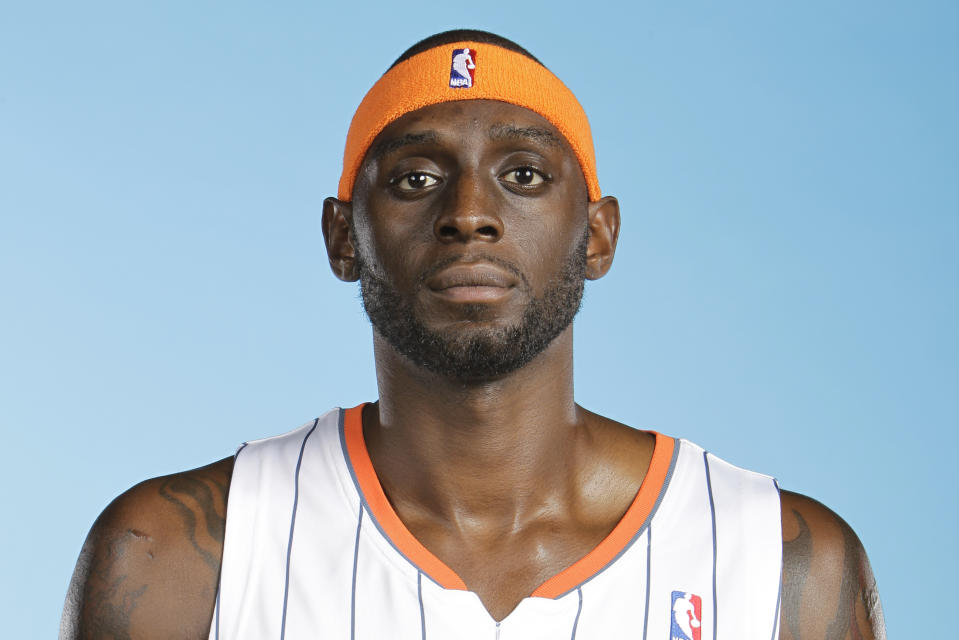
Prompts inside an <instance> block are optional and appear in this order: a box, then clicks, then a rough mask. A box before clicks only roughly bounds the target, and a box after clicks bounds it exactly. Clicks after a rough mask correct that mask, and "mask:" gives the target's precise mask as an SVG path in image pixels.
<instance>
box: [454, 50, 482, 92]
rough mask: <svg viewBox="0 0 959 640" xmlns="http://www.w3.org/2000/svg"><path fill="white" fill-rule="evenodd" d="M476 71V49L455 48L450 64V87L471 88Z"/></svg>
mask: <svg viewBox="0 0 959 640" xmlns="http://www.w3.org/2000/svg"><path fill="white" fill-rule="evenodd" d="M475 73H476V49H469V48H466V49H453V63H452V64H451V65H450V88H452V89H469V88H470V87H472V86H473V75H474V74H475Z"/></svg>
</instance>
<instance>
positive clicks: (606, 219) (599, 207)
mask: <svg viewBox="0 0 959 640" xmlns="http://www.w3.org/2000/svg"><path fill="white" fill-rule="evenodd" d="M588 211H589V244H588V245H587V248H586V278H587V279H589V280H598V279H599V278H602V277H603V276H605V275H606V273H607V272H608V271H609V268H610V267H611V266H613V256H614V255H616V241H617V240H618V239H619V202H618V201H617V200H616V198H614V197H612V196H606V197H605V198H601V199H599V200H597V201H596V202H590V203H589V205H588Z"/></svg>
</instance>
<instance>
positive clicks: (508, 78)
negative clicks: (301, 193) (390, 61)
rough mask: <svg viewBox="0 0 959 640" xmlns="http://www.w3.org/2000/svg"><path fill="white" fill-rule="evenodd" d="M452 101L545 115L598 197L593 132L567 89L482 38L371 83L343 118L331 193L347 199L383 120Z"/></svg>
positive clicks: (410, 62) (433, 52)
mask: <svg viewBox="0 0 959 640" xmlns="http://www.w3.org/2000/svg"><path fill="white" fill-rule="evenodd" d="M466 49H468V51H464V50H466ZM454 100H499V101H500V102H508V103H510V104H515V105H517V106H520V107H524V108H526V109H529V110H530V111H534V112H536V113H538V114H539V115H541V116H543V117H544V118H546V119H547V120H548V121H549V122H550V123H551V124H552V125H553V126H554V127H556V128H557V129H559V132H560V133H562V134H563V137H564V138H566V141H567V142H568V143H569V146H570V147H572V149H573V153H575V154H576V158H577V159H578V160H579V166H580V167H581V168H582V170H583V175H584V176H585V177H586V188H587V190H588V191H589V199H590V201H591V202H595V201H597V200H599V199H600V197H601V192H600V190H599V181H598V180H597V179H596V158H595V156H594V154H593V136H592V134H591V133H590V130H589V121H588V120H587V119H586V112H584V111H583V107H582V106H580V104H579V102H578V101H577V100H576V96H574V95H573V92H572V91H570V90H569V89H567V88H566V85H564V84H563V83H562V82H561V81H560V79H559V78H557V77H556V76H554V75H553V74H552V72H550V71H549V69H547V68H546V67H544V66H542V65H541V64H539V63H538V62H536V61H535V60H532V59H530V58H528V57H526V56H524V55H523V54H521V53H517V52H515V51H510V50H508V49H503V48H501V47H497V46H495V45H492V44H485V43H482V42H458V43H451V44H447V45H443V46H439V47H435V48H433V49H429V50H427V51H424V52H422V53H418V54H416V55H415V56H413V57H411V58H409V59H407V60H404V61H403V62H401V63H399V64H397V65H396V66H395V67H393V68H392V69H390V70H389V71H387V72H386V73H385V74H384V75H383V77H382V78H380V79H379V80H378V81H377V83H376V84H374V85H373V88H372V89H370V90H369V92H368V93H367V94H366V96H365V97H364V98H363V102H361V103H360V106H359V108H358V109H357V110H356V113H355V114H354V115H353V121H352V122H351V123H350V131H349V133H348V134H347V136H346V151H345V152H344V153H343V175H342V176H340V186H339V190H338V195H337V197H338V198H339V199H340V200H344V201H347V202H348V201H350V200H351V199H352V198H353V183H354V182H355V181H356V174H357V172H358V171H359V170H360V165H361V164H362V163H363V156H365V155H366V151H367V149H369V148H370V145H371V144H373V140H374V139H375V138H376V136H377V135H379V133H380V132H381V131H382V130H383V129H384V128H385V127H386V126H387V125H388V124H390V123H391V122H393V121H394V120H396V119H398V118H400V117H402V116H403V115H405V114H407V113H409V112H411V111H415V110H417V109H421V108H423V107H427V106H429V105H433V104H438V103H440V102H453V101H454Z"/></svg>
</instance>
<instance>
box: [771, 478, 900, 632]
mask: <svg viewBox="0 0 959 640" xmlns="http://www.w3.org/2000/svg"><path fill="white" fill-rule="evenodd" d="M781 504H782V530H783V584H782V587H783V592H782V617H781V623H780V633H779V637H780V640H819V639H832V638H836V639H843V638H862V639H863V640H884V639H885V637H886V631H885V625H884V622H883V615H882V606H881V605H880V603H879V592H878V590H877V589H876V581H875V579H874V578H873V575H872V569H871V568H870V566H869V559H868V558H867V557H866V552H865V550H864V549H863V546H862V543H861V542H860V541H859V538H858V536H856V533H855V532H854V531H853V530H852V528H850V526H849V525H848V524H846V522H845V521H843V519H842V518H840V517H839V516H838V515H836V514H835V513H834V512H833V511H831V510H830V509H829V508H827V507H826V506H824V505H822V504H821V503H819V502H817V501H815V500H813V499H812V498H809V497H806V496H804V495H801V494H798V493H792V492H790V491H783V492H782V502H781Z"/></svg>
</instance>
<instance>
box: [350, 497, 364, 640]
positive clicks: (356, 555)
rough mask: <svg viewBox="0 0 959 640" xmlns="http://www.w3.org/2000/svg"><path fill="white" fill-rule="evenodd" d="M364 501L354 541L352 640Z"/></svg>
mask: <svg viewBox="0 0 959 640" xmlns="http://www.w3.org/2000/svg"><path fill="white" fill-rule="evenodd" d="M363 509H364V506H363V503H362V502H360V516H359V517H358V518H357V519H356V542H354V543H353V586H352V587H351V591H350V640H353V638H355V637H356V566H357V564H359V559H360V530H361V529H362V528H363Z"/></svg>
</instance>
